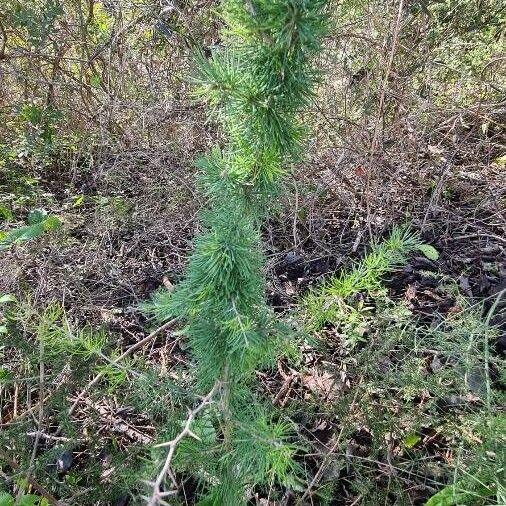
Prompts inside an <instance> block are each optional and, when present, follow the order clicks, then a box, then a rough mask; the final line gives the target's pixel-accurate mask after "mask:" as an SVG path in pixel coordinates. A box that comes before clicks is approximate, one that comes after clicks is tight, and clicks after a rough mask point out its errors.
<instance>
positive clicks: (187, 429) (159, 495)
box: [144, 381, 221, 506]
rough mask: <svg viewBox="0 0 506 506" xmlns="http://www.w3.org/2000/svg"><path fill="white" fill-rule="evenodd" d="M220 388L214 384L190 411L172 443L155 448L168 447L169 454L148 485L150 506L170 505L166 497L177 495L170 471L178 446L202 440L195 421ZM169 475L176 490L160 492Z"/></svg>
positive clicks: (146, 498)
mask: <svg viewBox="0 0 506 506" xmlns="http://www.w3.org/2000/svg"><path fill="white" fill-rule="evenodd" d="M220 387H221V382H220V381H217V382H216V383H215V384H214V386H213V388H212V389H211V391H210V392H209V393H208V394H207V395H206V396H205V397H203V398H202V401H201V403H200V404H199V405H198V406H197V407H196V408H195V409H193V410H190V409H189V410H188V418H187V419H186V422H185V424H184V427H183V430H182V431H181V432H180V433H179V434H178V435H177V436H176V437H175V438H174V439H172V441H167V442H166V443H161V444H158V445H156V446H155V448H166V447H168V448H169V452H168V454H167V457H166V458H165V463H164V465H163V467H162V470H161V471H160V473H159V474H158V476H157V477H156V480H155V481H154V482H148V485H149V486H151V487H153V493H152V494H151V497H144V499H145V500H146V501H147V505H148V506H158V505H159V504H161V505H168V503H167V502H166V501H165V500H164V497H169V496H173V495H175V494H177V481H176V478H175V477H174V475H173V474H172V472H171V470H170V465H171V462H172V458H173V457H174V453H175V451H176V448H177V445H178V444H179V443H180V442H181V441H182V440H183V439H184V438H185V437H187V436H190V437H192V438H194V439H197V440H198V441H200V438H199V437H198V436H197V435H196V434H194V433H193V432H192V430H191V426H192V423H193V420H194V419H195V417H196V416H197V415H198V414H199V413H200V412H201V411H202V410H203V409H205V408H206V407H207V406H209V405H210V404H211V403H212V401H213V397H214V395H215V394H216V392H217V391H218V390H219V389H220ZM167 475H168V476H169V477H170V479H171V481H172V483H173V485H174V487H175V489H174V490H169V491H167V492H164V491H162V490H160V487H161V486H162V483H163V481H164V480H165V477H166V476H167Z"/></svg>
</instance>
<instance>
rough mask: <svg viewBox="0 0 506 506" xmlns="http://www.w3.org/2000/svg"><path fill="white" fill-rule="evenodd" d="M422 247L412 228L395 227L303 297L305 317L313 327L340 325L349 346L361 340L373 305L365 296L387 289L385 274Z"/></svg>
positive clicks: (313, 328) (318, 328)
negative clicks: (356, 260)
mask: <svg viewBox="0 0 506 506" xmlns="http://www.w3.org/2000/svg"><path fill="white" fill-rule="evenodd" d="M423 246H426V245H424V244H422V242H421V241H420V238H419V237H418V235H417V234H416V233H415V232H413V231H411V230H410V229H409V228H406V227H404V228H402V227H396V228H394V229H393V230H392V232H391V234H390V236H389V237H388V238H387V239H386V240H384V241H383V242H381V243H379V244H375V245H373V247H372V249H371V251H370V252H369V253H368V254H367V255H366V256H365V257H364V258H363V260H361V261H360V262H358V263H356V264H355V265H354V266H353V267H352V268H351V270H349V271H343V272H341V273H340V274H338V275H337V276H334V277H332V278H331V279H329V280H328V281H326V282H325V283H324V285H323V287H319V288H315V289H313V290H311V291H310V292H309V293H308V294H307V295H306V296H305V297H304V300H303V308H304V313H305V319H306V320H307V322H308V323H307V324H308V327H309V328H310V329H311V330H314V331H318V330H321V329H322V328H323V327H324V326H325V325H326V324H333V325H341V326H342V333H343V335H345V336H346V341H347V344H348V345H354V344H356V342H357V341H358V340H361V333H362V330H363V326H364V319H365V318H366V317H367V315H368V314H370V309H371V308H370V306H369V305H368V304H367V301H365V300H364V299H363V298H362V297H369V296H373V295H378V294H380V293H382V292H383V291H384V288H383V278H384V276H385V275H387V274H388V273H390V272H391V271H393V270H394V269H395V268H397V267H399V266H401V265H402V264H404V263H405V262H406V261H407V257H408V255H409V254H410V253H413V252H414V251H416V250H419V249H421V248H422V247H423Z"/></svg>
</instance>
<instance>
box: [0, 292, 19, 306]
mask: <svg viewBox="0 0 506 506" xmlns="http://www.w3.org/2000/svg"><path fill="white" fill-rule="evenodd" d="M9 302H17V299H16V297H14V295H12V293H6V294H5V295H2V296H0V304H8V303H9Z"/></svg>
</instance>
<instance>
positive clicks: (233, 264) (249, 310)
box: [154, 0, 327, 505]
mask: <svg viewBox="0 0 506 506" xmlns="http://www.w3.org/2000/svg"><path fill="white" fill-rule="evenodd" d="M326 3H327V2H326V0H250V1H246V2H244V1H243V0H224V1H223V2H222V5H221V14H222V17H223V20H224V25H225V28H224V29H223V31H222V40H223V43H224V44H223V45H224V48H223V49H218V50H215V51H213V53H212V54H211V56H210V57H209V58H206V57H204V56H203V55H198V56H197V57H196V63H197V69H198V71H197V73H196V75H195V77H194V78H193V81H194V85H195V92H196V94H197V95H198V96H199V97H200V98H201V99H203V100H204V101H205V102H206V103H207V104H208V105H209V107H210V108H211V110H212V112H213V115H214V117H215V118H216V119H217V120H218V121H219V124H220V125H221V128H222V130H223V134H224V137H225V138H226V139H227V142H226V144H225V146H223V147H215V148H214V149H212V150H211V152H210V154H209V155H208V156H206V157H205V158H202V159H201V160H199V161H198V162H197V166H198V169H199V174H200V176H199V186H200V189H201V191H202V192H203V193H204V194H205V195H206V197H207V198H208V202H209V205H208V207H207V209H206V210H205V211H204V212H203V213H202V217H201V218H202V223H203V232H202V233H201V234H200V235H199V236H198V237H197V238H196V240H195V245H194V252H193V254H192V255H191V258H190V261H189V265H188V267H187V271H186V274H185V277H184V279H183V280H182V282H181V283H180V284H179V285H178V286H177V287H176V289H175V291H174V292H173V293H172V294H171V295H170V297H169V298H168V299H167V297H161V298H160V297H159V298H158V301H156V300H155V301H154V306H155V308H156V311H157V313H158V316H160V317H161V319H169V318H173V317H175V316H176V317H180V318H181V319H182V320H184V321H185V329H184V334H185V335H186V336H187V338H188V341H189V344H190V349H191V353H192V356H193V359H194V361H195V364H196V368H195V369H196V373H195V381H196V384H197V386H198V388H199V390H200V391H209V389H211V388H212V387H213V385H215V387H214V391H218V392H219V402H216V403H215V408H214V411H213V416H214V417H215V419H216V420H218V421H217V422H212V421H211V422H209V421H206V422H201V425H202V424H203V423H204V424H205V423H208V425H209V426H208V429H209V428H211V429H212V430H207V431H203V429H202V426H201V433H202V431H203V432H204V433H205V434H207V435H209V434H211V437H210V438H207V439H206V438H204V437H201V436H202V434H200V436H199V432H198V430H199V428H198V427H199V425H198V422H197V421H196V422H195V429H194V434H195V435H197V438H196V439H195V440H192V441H191V443H190V442H188V443H187V444H186V446H185V445H181V446H180V449H179V451H178V452H177V454H176V457H175V461H174V466H176V468H177V466H178V464H177V461H178V455H179V461H180V464H181V463H182V462H185V463H186V468H187V467H188V463H189V462H190V461H191V460H192V459H195V462H194V464H195V465H194V466H193V467H194V470H195V474H196V475H198V476H200V477H201V478H202V480H201V481H202V482H206V484H205V485H204V486H203V487H204V488H203V490H204V492H203V494H204V497H205V500H204V502H203V504H204V503H205V504H216V505H218V504H219V505H237V504H242V502H243V501H244V500H245V495H246V494H245V490H246V487H247V486H250V487H251V486H253V485H262V484H265V485H270V486H272V485H273V483H275V482H278V483H281V484H284V485H290V482H291V481H293V479H294V475H295V474H296V466H295V463H294V461H293V455H294V453H295V451H296V447H295V446H294V445H292V444H289V442H288V433H289V427H288V425H287V424H286V423H284V422H279V421H276V420H275V418H274V417H273V415H272V414H270V413H269V410H268V409H267V408H266V407H262V406H261V405H260V404H259V402H258V401H257V400H256V399H254V394H253V393H252V391H251V389H250V388H249V383H250V380H251V377H252V373H253V372H254V371H255V369H256V368H257V367H258V366H259V364H260V363H261V361H262V360H264V359H265V357H268V356H270V355H272V351H273V350H274V349H275V346H276V345H275V343H276V334H277V331H276V323H275V320H274V319H273V317H272V315H271V313H270V311H269V308H268V306H267V303H266V299H265V293H264V292H265V288H264V287H265V280H264V272H263V266H264V259H263V256H262V246H261V233H260V231H261V225H262V222H263V220H265V218H266V217H267V216H268V213H269V207H270V206H269V204H270V202H271V201H272V199H273V198H274V197H275V196H276V195H277V194H278V192H279V191H280V188H281V185H282V182H283V178H284V176H285V175H286V174H287V172H288V170H289V168H290V167H291V166H293V164H294V163H295V162H297V161H299V160H300V159H301V154H302V147H303V144H304V125H303V122H302V119H301V115H300V114H301V112H302V111H303V110H304V109H305V107H306V106H307V104H308V102H309V100H310V99H311V97H312V96H313V93H314V91H313V89H314V85H315V82H316V81H317V79H318V73H317V71H316V70H315V69H314V68H313V58H314V56H315V55H316V54H317V53H318V51H319V50H320V47H321V37H322V35H323V33H324V28H325V23H324V10H325V7H326ZM217 382H218V383H219V388H218V389H216V384H217ZM206 420H207V419H206ZM206 445H207V446H206ZM190 446H193V449H194V450H196V451H195V453H193V457H191V454H192V449H191V448H190ZM185 451H186V457H183V456H182V455H183V454H184V453H185ZM202 452H206V462H205V463H202V462H200V461H201V460H202V459H199V457H198V455H202ZM213 455H214V457H215V458H211V456H213ZM181 465H182V464H181ZM183 467H184V466H183Z"/></svg>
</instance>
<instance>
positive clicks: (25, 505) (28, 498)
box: [18, 494, 41, 506]
mask: <svg viewBox="0 0 506 506" xmlns="http://www.w3.org/2000/svg"><path fill="white" fill-rule="evenodd" d="M40 499H41V498H40V497H39V496H38V495H34V494H27V495H24V496H23V497H21V499H20V500H19V502H18V504H19V505H20V506H35V505H36V504H39V503H40Z"/></svg>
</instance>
